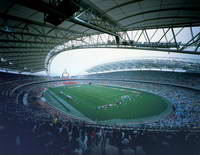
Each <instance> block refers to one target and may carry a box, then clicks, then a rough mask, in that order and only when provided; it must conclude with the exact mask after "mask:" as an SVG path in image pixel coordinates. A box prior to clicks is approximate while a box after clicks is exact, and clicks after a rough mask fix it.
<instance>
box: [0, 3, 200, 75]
mask: <svg viewBox="0 0 200 155" xmlns="http://www.w3.org/2000/svg"><path fill="white" fill-rule="evenodd" d="M0 4H1V5H0V68H1V69H5V70H16V71H19V72H38V71H43V70H48V65H49V63H50V60H52V58H53V57H54V56H55V55H57V54H58V53H60V52H62V51H64V50H67V49H72V48H84V47H87V48H88V47H102V46H103V47H105V46H106V47H117V48H118V47H123V48H124V47H125V48H144V49H153V50H163V51H172V52H187V53H193V54H196V53H199V52H200V48H199V45H200V41H199V40H200V37H199V36H200V29H199V26H200V1H198V0H74V1H73V2H72V0H34V1H31V0H1V2H0ZM150 29H151V30H150ZM182 32H184V33H185V34H186V36H189V37H188V40H186V41H182V40H178V38H177V37H178V36H179V35H180V34H181V33H182ZM133 35H134V36H133ZM155 35H158V36H160V38H158V39H157V40H155V39H154V40H152V39H153V38H154V36H155ZM180 36H181V35H180ZM180 36H179V38H181V37H180ZM170 37H171V38H170ZM141 38H143V40H142V39H141ZM144 40H146V41H144ZM64 43H66V44H64ZM60 45H62V46H60ZM191 46H192V49H193V50H192V51H191V50H189V49H187V48H188V47H191Z"/></svg>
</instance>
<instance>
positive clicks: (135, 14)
mask: <svg viewBox="0 0 200 155" xmlns="http://www.w3.org/2000/svg"><path fill="white" fill-rule="evenodd" d="M177 10H179V11H199V12H200V7H183V8H180V7H178V8H163V9H156V10H149V11H144V12H139V13H134V14H131V15H129V16H126V17H123V18H120V19H118V20H117V22H120V21H122V20H125V19H128V18H132V17H135V16H140V15H145V14H150V13H157V12H165V11H177Z"/></svg>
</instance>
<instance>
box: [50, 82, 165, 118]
mask: <svg viewBox="0 0 200 155" xmlns="http://www.w3.org/2000/svg"><path fill="white" fill-rule="evenodd" d="M49 90H50V91H52V92H53V93H54V94H56V96H58V97H60V98H62V99H63V100H65V101H66V102H67V103H69V104H70V105H71V106H73V107H74V108H75V109H77V110H78V111H79V112H81V113H82V114H83V115H85V116H86V117H88V118H90V119H91V120H94V121H105V120H112V119H122V120H123V119H126V120H128V119H131V120H132V119H141V118H146V117H151V116H155V115H159V114H161V113H163V112H164V111H165V110H166V109H167V108H168V105H169V102H168V101H167V100H166V99H164V98H162V97H160V96H157V95H154V94H151V93H147V92H142V91H138V90H132V89H126V88H118V87H108V86H102V85H93V84H92V85H88V84H82V85H67V86H60V87H56V88H49ZM67 96H68V97H67ZM108 105H110V106H108ZM53 106H55V107H57V108H59V107H62V106H63V105H62V106H61V105H59V103H56V104H55V103H54V104H53ZM62 110H63V109H62ZM64 111H65V112H66V113H67V112H68V110H64Z"/></svg>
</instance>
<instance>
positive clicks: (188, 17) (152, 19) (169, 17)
mask: <svg viewBox="0 0 200 155" xmlns="http://www.w3.org/2000/svg"><path fill="white" fill-rule="evenodd" d="M163 19H193V20H197V19H198V20H200V16H166V17H155V18H150V19H144V20H140V21H137V22H133V23H130V24H128V25H126V27H129V26H131V25H135V24H140V23H144V22H149V21H157V20H163ZM169 25H170V24H169Z"/></svg>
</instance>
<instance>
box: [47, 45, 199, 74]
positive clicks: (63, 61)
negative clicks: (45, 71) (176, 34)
mask: <svg viewBox="0 0 200 155" xmlns="http://www.w3.org/2000/svg"><path fill="white" fill-rule="evenodd" d="M141 57H146V58H148V57H181V58H193V59H199V60H200V55H192V54H180V53H168V52H158V51H147V50H135V49H117V48H90V49H75V50H69V51H66V52H63V53H60V54H59V55H57V56H56V57H55V58H54V60H53V61H52V63H51V66H50V75H52V76H61V75H62V73H63V71H64V70H65V69H66V70H67V72H68V73H69V74H70V75H71V76H73V75H79V74H83V73H84V72H85V70H87V69H89V68H90V67H93V66H96V65H99V64H102V63H106V62H112V61H119V60H126V59H134V58H141Z"/></svg>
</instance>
